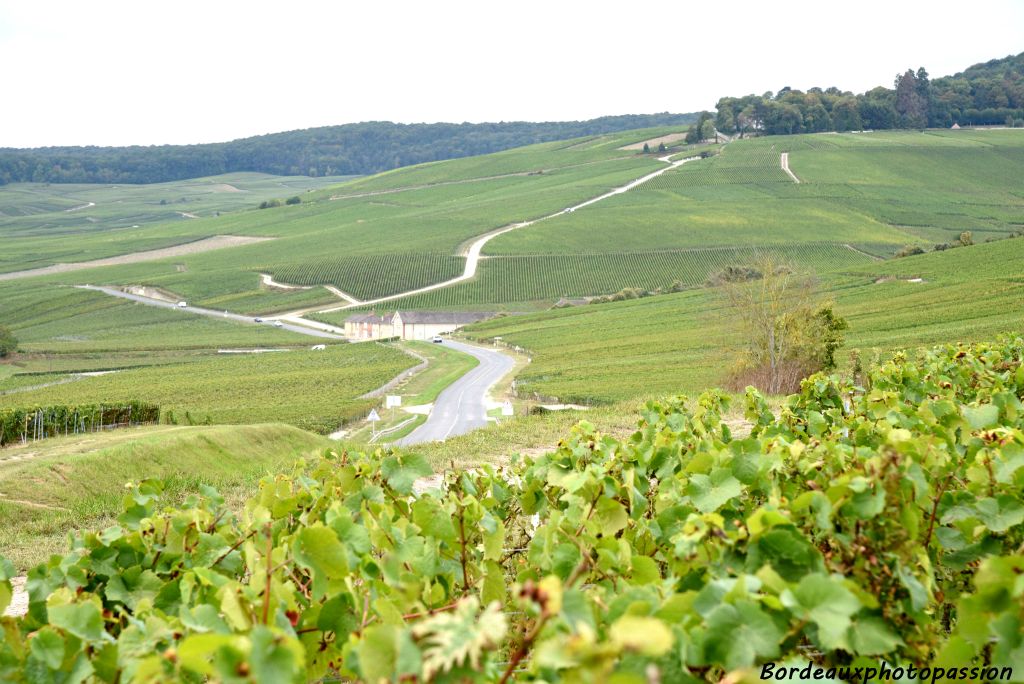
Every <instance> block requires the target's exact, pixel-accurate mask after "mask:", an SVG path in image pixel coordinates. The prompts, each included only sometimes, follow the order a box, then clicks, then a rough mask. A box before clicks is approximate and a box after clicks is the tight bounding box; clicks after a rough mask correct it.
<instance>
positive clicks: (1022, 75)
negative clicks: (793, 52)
mask: <svg viewBox="0 0 1024 684" xmlns="http://www.w3.org/2000/svg"><path fill="white" fill-rule="evenodd" d="M716 108H717V115H716V116H715V128H717V129H718V130H719V131H721V132H722V133H725V134H728V135H733V134H737V133H738V134H740V135H744V134H748V133H760V134H768V135H787V134H792V133H819V132H825V131H838V132H842V131H856V130H865V129H872V130H877V129H890V128H908V129H922V128H926V127H940V128H948V127H950V126H952V125H954V124H958V125H960V126H992V125H996V126H1003V125H1006V126H1024V53H1021V54H1019V55H1016V56H1010V57H1006V58H1004V59H996V60H992V61H989V62H986V63H984V64H976V65H974V66H972V67H970V68H969V69H966V70H965V71H963V72H962V73H958V74H955V75H953V76H945V77H942V78H936V79H931V78H930V77H929V75H928V72H927V71H926V70H925V69H924V68H923V67H922V68H919V69H917V70H916V71H914V70H912V69H908V70H907V71H905V72H903V73H900V74H897V75H896V78H895V79H894V82H893V87H892V88H885V87H882V86H879V87H877V88H874V89H872V90H869V91H867V92H866V93H861V94H859V95H855V94H853V93H852V92H849V91H841V90H839V89H838V88H835V87H831V88H825V89H822V88H811V89H809V90H807V91H806V92H803V91H800V90H794V89H792V88H789V87H786V88H783V89H782V90H779V91H778V92H777V93H774V94H773V93H771V92H767V93H765V94H763V95H747V96H745V97H723V98H722V99H720V100H719V101H718V104H717V105H716Z"/></svg>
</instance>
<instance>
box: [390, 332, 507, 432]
mask: <svg viewBox="0 0 1024 684" xmlns="http://www.w3.org/2000/svg"><path fill="white" fill-rule="evenodd" d="M444 344H445V345H447V346H448V347H451V348H452V349H455V350H457V351H460V352H464V353H466V354H469V355H470V356H473V357H475V358H476V359H477V360H479V361H480V365H478V366H477V367H476V368H474V369H473V370H471V371H469V372H468V373H466V374H465V375H463V376H462V377H461V378H459V379H458V380H456V381H455V382H453V383H452V384H451V385H449V386H448V388H447V389H445V390H444V391H443V392H441V394H440V395H438V397H437V400H436V401H435V402H434V408H433V409H432V410H431V412H430V416H429V417H428V418H427V422H425V423H424V424H423V425H420V426H419V427H418V428H416V429H415V430H413V431H412V432H411V433H409V434H408V435H406V436H405V437H403V438H402V439H399V440H397V441H396V442H395V444H397V445H400V446H408V445H410V444H420V443H422V442H443V441H444V440H446V439H448V438H449V437H455V436H456V435H462V434H465V433H467V432H470V431H471V430H476V429H477V428H481V427H484V426H485V425H487V403H486V398H487V392H488V391H489V390H490V389H491V387H492V386H493V385H494V383H496V382H498V381H499V380H501V378H503V377H504V376H505V375H506V374H508V372H509V371H511V370H512V366H513V365H514V364H515V361H513V359H512V357H511V356H508V355H506V354H502V353H501V352H499V351H495V350H493V349H485V348H483V347H476V346H473V345H469V344H465V343H463V342H454V341H452V340H445V341H444Z"/></svg>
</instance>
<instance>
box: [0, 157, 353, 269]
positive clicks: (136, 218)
mask: <svg viewBox="0 0 1024 684" xmlns="http://www.w3.org/2000/svg"><path fill="white" fill-rule="evenodd" d="M349 178H350V177H346V176H330V177H324V178H310V177H307V176H272V175H269V174H265V173H231V174H224V175H221V176H210V177H207V178H194V179H191V180H184V181H174V182H170V183H154V184H150V185H130V184H118V185H101V184H74V183H67V184H63V183H60V184H59V183H11V184H8V185H0V236H3V237H4V239H5V246H6V247H7V249H6V250H5V251H4V252H3V253H2V254H0V273H2V272H5V271H11V270H18V269H22V268H29V267H36V266H45V265H48V264H51V263H55V262H59V261H83V260H86V259H95V258H98V257H100V256H110V255H112V254H118V253H122V252H120V251H118V247H117V243H118V242H121V241H122V240H121V238H123V241H126V242H127V241H130V242H131V243H132V244H133V246H134V249H133V250H132V251H140V250H141V249H153V248H156V247H165V246H167V245H171V244H178V243H179V242H182V241H183V240H181V239H180V237H181V236H185V235H188V234H189V233H190V231H191V228H190V227H189V226H187V224H188V223H189V222H191V221H194V220H195V218H196V217H210V216H216V215H219V214H222V213H226V212H232V211H238V210H243V209H255V208H256V207H257V206H258V205H259V203H260V202H262V201H264V200H269V199H284V198H286V197H290V196H294V195H300V196H301V195H305V194H306V193H309V192H312V191H314V190H316V189H318V188H322V187H324V186H330V185H337V184H338V183H342V182H344V181H346V180H348V179H349ZM167 222H171V223H172V224H173V225H175V226H176V227H177V228H178V231H179V232H178V236H177V238H178V239H176V238H175V236H174V235H173V234H171V233H166V232H165V233H164V236H163V237H162V238H157V237H154V238H151V239H147V238H145V237H139V236H142V235H145V231H137V232H133V230H132V229H133V228H139V227H142V226H149V225H151V224H155V223H167ZM100 234H104V235H103V237H105V238H106V239H105V240H104V239H102V238H101V237H100ZM69 236H73V237H74V241H73V242H71V243H69V242H67V241H66V240H65V241H64V243H63V244H60V245H59V246H57V244H58V243H56V241H55V238H56V239H64V238H67V237H69ZM133 236H134V237H133ZM96 238H100V239H96ZM111 238H115V240H116V241H112V242H111V241H110V239H111ZM105 242H106V243H107V244H106V246H107V248H108V249H107V250H105V251H104V250H103V248H102V247H101V246H100V245H103V243H105ZM143 245H146V246H143ZM55 247H56V248H55Z"/></svg>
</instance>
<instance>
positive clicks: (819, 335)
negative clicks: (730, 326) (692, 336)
mask: <svg viewBox="0 0 1024 684" xmlns="http://www.w3.org/2000/svg"><path fill="white" fill-rule="evenodd" d="M749 268H750V271H751V272H754V273H759V274H760V277H759V278H757V279H756V280H752V281H749V282H744V281H742V280H738V281H726V282H725V283H724V285H723V286H722V290H723V292H724V293H725V298H726V301H727V304H728V306H727V310H728V312H729V315H730V316H731V318H732V320H734V321H735V322H736V323H737V325H738V327H739V329H740V330H739V332H740V334H741V336H742V338H743V339H744V340H745V349H744V350H743V353H742V355H741V357H740V359H739V360H738V363H737V366H736V368H735V369H734V372H733V378H732V384H733V385H734V386H735V387H739V386H745V385H748V384H752V385H755V386H757V387H758V388H759V389H761V390H763V391H765V392H769V393H771V394H779V393H784V392H791V391H795V389H797V388H798V387H799V383H800V380H802V379H803V378H804V377H806V376H807V375H810V374H811V373H814V372H817V371H819V370H828V369H831V368H834V367H835V352H836V350H837V349H839V347H841V346H842V343H843V337H842V334H841V331H843V330H845V329H846V328H847V323H846V321H845V319H843V318H842V317H841V316H839V315H837V314H836V313H835V311H834V309H833V306H832V304H831V303H820V302H819V301H818V298H817V296H816V282H815V280H814V279H813V278H812V277H811V276H809V275H806V274H800V273H799V272H797V271H796V270H795V269H794V268H793V266H791V265H790V264H787V263H785V262H782V261H780V260H778V259H776V258H775V257H772V256H770V255H768V256H763V257H761V258H760V259H758V260H757V261H756V263H754V264H753V265H752V266H751V267H749Z"/></svg>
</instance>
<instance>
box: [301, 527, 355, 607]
mask: <svg viewBox="0 0 1024 684" xmlns="http://www.w3.org/2000/svg"><path fill="white" fill-rule="evenodd" d="M292 555H294V557H295V562H296V563H298V564H299V565H301V566H302V567H304V568H308V569H309V570H310V571H311V572H312V574H313V595H314V597H321V596H323V595H324V594H326V593H327V591H328V589H329V588H330V587H331V584H332V582H334V581H336V580H337V581H340V580H342V579H344V577H345V576H346V575H347V574H348V556H347V555H346V554H345V547H344V546H342V544H341V541H340V540H339V539H338V535H337V534H335V532H334V530H332V529H331V528H329V527H324V525H323V524H322V523H317V524H316V525H314V526H312V527H304V528H303V529H302V530H300V531H299V533H298V534H297V535H296V539H295V542H294V543H293V545H292Z"/></svg>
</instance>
